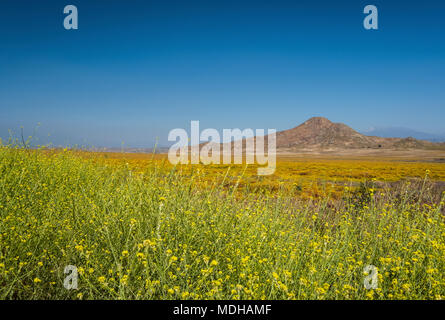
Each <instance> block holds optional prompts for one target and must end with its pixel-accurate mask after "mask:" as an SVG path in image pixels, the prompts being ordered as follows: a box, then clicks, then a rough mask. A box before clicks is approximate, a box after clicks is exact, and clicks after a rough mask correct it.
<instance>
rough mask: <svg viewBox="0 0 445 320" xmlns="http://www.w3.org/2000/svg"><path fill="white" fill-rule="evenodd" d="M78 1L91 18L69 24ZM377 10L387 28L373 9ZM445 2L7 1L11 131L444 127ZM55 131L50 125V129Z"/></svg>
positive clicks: (123, 137) (0, 10)
mask: <svg viewBox="0 0 445 320" xmlns="http://www.w3.org/2000/svg"><path fill="white" fill-rule="evenodd" d="M68 4H73V5H76V6H77V8H78V10H79V29H78V30H70V31H67V30H65V29H64V28H63V19H64V15H63V8H64V6H65V5H68ZM367 4H374V5H376V6H377V8H378V9H379V30H372V31H368V30H365V29H364V28H363V18H364V17H365V15H364V14H363V8H364V7H365V6H366V5H367ZM444 13H445V3H444V2H443V1H429V0H425V1H422V2H417V3H416V2H410V1H374V0H372V1H371V0H369V1H357V0H356V1H242V0H238V1H228V0H226V1H170V0H162V1H128V0H127V1H124V0H110V1H104V0H102V1H99V0H88V1H71V0H66V1H60V0H58V1H47V0H41V1H32V2H31V1H24V0H2V1H1V4H0V111H1V115H2V116H1V118H0V137H5V136H8V129H13V130H14V132H16V133H18V132H19V128H20V126H23V127H24V130H25V134H26V135H28V134H31V133H32V131H33V129H34V128H35V127H36V126H37V124H38V123H40V127H39V129H38V132H39V133H38V136H39V137H40V139H41V141H42V142H47V141H51V142H53V143H55V144H68V143H69V144H86V145H95V146H110V147H111V146H120V145H121V143H122V142H124V144H125V145H126V146H132V147H149V146H152V145H153V143H154V141H155V139H156V137H158V140H159V143H160V144H161V145H162V144H166V143H167V136H168V132H169V131H170V130H171V129H174V128H184V129H187V130H188V131H189V128H190V121H191V120H199V121H200V122H201V129H204V128H208V127H211V128H216V129H219V130H221V129H222V128H236V127H238V128H253V129H256V128H265V129H267V128H275V129H277V130H283V129H288V128H292V127H294V126H296V125H298V124H300V123H301V122H303V121H305V120H306V119H307V118H309V117H312V116H325V117H327V118H329V119H330V120H332V121H335V122H344V123H346V124H348V125H350V126H351V127H353V128H354V129H358V130H364V129H367V128H369V127H371V126H398V127H409V128H412V129H416V130H419V131H426V132H430V133H442V132H445V125H444V123H445V121H444V119H445V89H444V88H445V19H443V15H444ZM48 134H51V136H50V137H49V138H48V137H47V135H48Z"/></svg>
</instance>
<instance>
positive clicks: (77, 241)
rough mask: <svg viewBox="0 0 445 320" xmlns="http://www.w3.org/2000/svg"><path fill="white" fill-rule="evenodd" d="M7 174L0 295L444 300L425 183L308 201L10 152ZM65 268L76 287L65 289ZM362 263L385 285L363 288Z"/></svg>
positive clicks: (440, 253) (152, 170)
mask: <svg viewBox="0 0 445 320" xmlns="http://www.w3.org/2000/svg"><path fill="white" fill-rule="evenodd" d="M0 173H1V175H0V298H2V299H443V298H444V296H445V219H444V214H443V206H444V197H443V195H440V196H439V197H440V199H441V200H438V201H437V200H434V201H433V199H435V198H434V197H433V196H432V195H431V194H430V192H432V191H431V189H429V188H428V184H429V181H428V178H425V181H421V182H419V183H418V184H417V185H416V187H414V185H413V184H412V185H404V186H401V187H400V188H399V189H398V190H395V189H388V190H385V189H384V188H378V189H375V188H373V185H372V182H371V183H368V184H366V185H363V186H362V187H361V188H360V189H359V190H348V189H346V190H345V192H344V195H343V197H342V198H341V199H339V200H335V201H331V200H329V198H328V197H326V198H324V199H322V200H320V201H318V200H317V201H314V200H310V199H303V198H302V199H299V198H297V197H296V196H295V194H293V193H290V191H289V190H288V189H286V188H279V189H278V190H276V191H274V192H270V193H265V194H257V193H249V192H248V191H246V190H245V189H244V188H240V189H239V190H235V189H236V188H237V184H236V183H235V184H230V185H229V186H228V187H227V184H225V181H223V179H224V178H223V177H224V176H223V175H222V176H221V177H215V179H214V180H213V181H206V183H207V186H206V187H203V184H202V181H201V174H202V173H199V172H194V173H193V172H192V173H191V172H187V174H183V173H181V172H180V171H176V170H175V169H174V168H173V169H166V168H164V167H162V166H161V163H160V162H157V161H153V162H150V165H147V166H146V167H145V168H144V170H143V171H142V172H137V173H136V172H135V171H132V170H131V167H130V166H129V165H128V164H126V163H125V161H122V162H116V163H115V164H114V165H112V166H110V165H108V164H106V163H105V162H104V161H102V160H100V159H99V158H98V159H95V157H89V158H85V157H81V156H79V155H78V154H76V153H74V152H71V151H61V152H46V151H37V150H25V149H21V148H14V147H0ZM224 185H226V186H225V187H223V186H224ZM297 192H298V190H297ZM436 196H437V195H436ZM436 199H437V197H436ZM67 265H74V266H76V267H77V268H78V271H79V282H78V284H79V287H78V289H77V290H67V289H65V288H64V286H63V281H64V278H65V277H66V274H64V268H65V266H67ZM366 265H374V266H376V267H377V268H378V287H377V289H373V290H367V289H365V288H364V285H363V281H364V278H365V274H364V273H363V270H364V268H365V266H366Z"/></svg>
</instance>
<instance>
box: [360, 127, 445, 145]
mask: <svg viewBox="0 0 445 320" xmlns="http://www.w3.org/2000/svg"><path fill="white" fill-rule="evenodd" d="M361 133H362V134H364V135H367V136H376V137H382V138H408V137H412V138H415V139H420V140H428V141H431V142H444V141H445V133H443V134H431V133H425V132H421V131H416V130H413V129H409V128H403V127H375V128H371V129H369V130H366V131H362V132H361Z"/></svg>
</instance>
